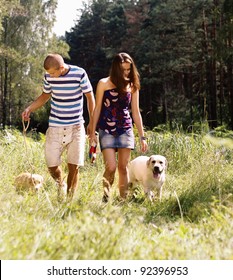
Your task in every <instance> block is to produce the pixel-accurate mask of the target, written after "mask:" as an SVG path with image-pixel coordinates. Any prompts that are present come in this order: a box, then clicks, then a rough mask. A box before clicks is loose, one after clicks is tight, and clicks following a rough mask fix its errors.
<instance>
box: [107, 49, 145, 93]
mask: <svg viewBox="0 0 233 280" xmlns="http://www.w3.org/2000/svg"><path fill="white" fill-rule="evenodd" d="M124 62H127V63H130V65H131V69H130V73H129V80H126V79H125V78H124V76H123V70H122V67H121V65H122V63H124ZM109 76H110V80H111V82H112V83H113V84H114V85H115V86H116V88H117V91H118V92H119V93H120V94H122V93H125V92H126V88H127V86H128V85H130V86H131V87H132V90H133V92H134V91H136V90H140V80H139V73H138V70H137V67H136V65H135V63H134V61H133V59H132V57H131V56H130V55H129V54H127V53H118V54H117V55H116V56H115V57H114V59H113V62H112V66H111V68H110V73H109Z"/></svg>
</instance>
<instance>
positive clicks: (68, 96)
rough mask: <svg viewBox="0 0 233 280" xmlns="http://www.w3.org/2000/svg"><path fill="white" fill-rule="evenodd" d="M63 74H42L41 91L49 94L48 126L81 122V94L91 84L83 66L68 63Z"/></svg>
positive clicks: (86, 91)
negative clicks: (67, 69) (52, 75)
mask: <svg viewBox="0 0 233 280" xmlns="http://www.w3.org/2000/svg"><path fill="white" fill-rule="evenodd" d="M68 66H69V68H70V69H69V71H68V72H67V73H66V74H65V75H64V76H59V77H50V75H49V74H48V73H46V74H45V76H44V87H43V92H44V93H47V94H51V110H50V116H49V126H70V125H74V124H79V123H83V122H84V120H83V94H86V93H88V92H90V91H92V86H91V83H90V81H89V78H88V76H87V73H86V71H85V70H84V69H83V68H80V67H78V66H74V65H68Z"/></svg>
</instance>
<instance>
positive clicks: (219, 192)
mask: <svg viewBox="0 0 233 280" xmlns="http://www.w3.org/2000/svg"><path fill="white" fill-rule="evenodd" d="M0 133H1V140H0V162H1V171H0V172H1V174H0V175H1V181H0V224H1V228H0V258H1V259H28V260H31V259H80V260H81V259H93V260H95V259H103V260H105V259H110V260H116V259H128V260H130V259H133V260H135V259H233V237H232V232H233V197H232V192H233V168H232V151H231V148H230V147H229V146H228V147H224V146H223V145H216V142H215V141H216V140H218V139H214V141H209V139H206V138H205V137H204V136H203V135H201V134H197V135H196V134H195V135H194V134H185V133H182V132H179V131H178V132H176V133H171V132H166V131H165V132H159V133H158V132H148V133H147V134H148V135H147V136H148V138H149V139H148V141H149V151H148V153H147V154H148V155H150V154H163V155H165V156H166V157H167V160H168V170H167V180H166V184H165V187H164V192H163V199H162V202H161V203H158V202H156V203H154V204H151V203H150V202H149V201H147V200H146V199H145V197H144V195H143V192H142V190H141V188H138V189H137V193H136V194H135V195H134V196H133V197H130V198H128V199H127V200H126V201H125V202H122V201H121V200H120V199H119V198H118V190H117V176H116V180H115V182H114V189H113V192H112V199H111V203H108V204H103V203H102V202H101V199H102V173H103V163H102V157H101V154H98V156H97V162H96V164H94V165H92V164H90V162H89V159H88V147H86V155H87V158H86V165H85V167H83V168H82V169H81V171H80V186H79V189H78V191H77V193H76V195H75V198H74V201H73V202H72V203H71V204H59V203H58V202H57V193H56V187H55V184H54V182H53V180H52V179H51V178H50V176H49V174H48V172H47V169H46V166H45V162H44V152H43V145H44V138H42V139H41V140H33V138H31V137H29V135H27V138H26V146H27V147H26V146H25V138H24V137H23V135H22V134H21V133H20V132H17V131H13V130H9V131H7V133H6V132H0ZM207 140H208V141H207ZM221 141H222V140H221ZM139 154H140V152H139V149H136V150H135V151H134V152H133V153H132V157H135V156H137V155H139ZM63 168H64V170H66V166H65V164H64V165H63ZM32 170H33V172H35V173H39V174H41V175H43V176H44V178H45V185H44V190H42V191H41V192H40V193H39V194H38V195H30V194H27V193H25V194H23V195H19V194H17V193H16V192H15V189H14V187H13V182H14V178H15V176H16V175H18V174H19V173H20V172H22V171H29V172H31V171H32Z"/></svg>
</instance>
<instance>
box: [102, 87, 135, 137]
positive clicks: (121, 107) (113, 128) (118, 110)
mask: <svg viewBox="0 0 233 280" xmlns="http://www.w3.org/2000/svg"><path fill="white" fill-rule="evenodd" d="M130 102H131V93H130V92H127V93H126V94H119V93H118V92H117V91H116V89H108V90H106V91H105V92H104V96H103V101H102V110H101V113H100V118H99V122H98V126H97V127H98V128H99V129H101V130H104V131H105V132H107V133H109V134H112V135H114V136H117V135H121V134H123V133H124V132H125V131H127V130H129V129H131V128H132V119H131V116H130V113H129V107H130Z"/></svg>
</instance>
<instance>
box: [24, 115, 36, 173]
mask: <svg viewBox="0 0 233 280" xmlns="http://www.w3.org/2000/svg"><path fill="white" fill-rule="evenodd" d="M26 122H27V125H25V121H24V119H23V118H22V124H23V140H24V146H25V149H26V156H27V161H28V164H29V166H30V168H31V172H30V173H31V174H33V171H34V166H33V165H32V164H31V162H30V161H29V152H28V145H27V141H26V137H27V130H28V127H29V125H30V119H29V120H28V121H26Z"/></svg>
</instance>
